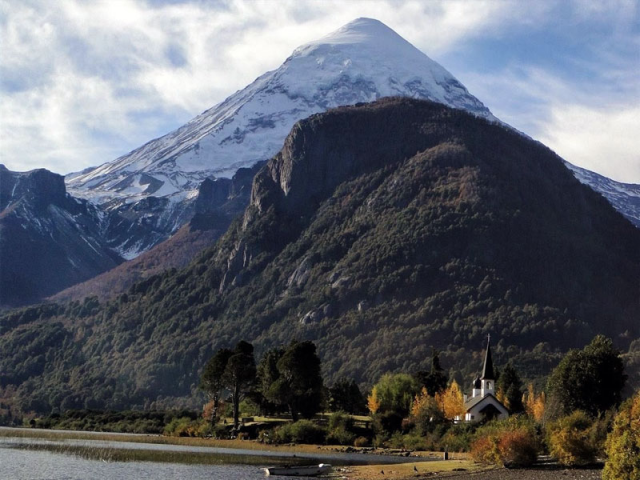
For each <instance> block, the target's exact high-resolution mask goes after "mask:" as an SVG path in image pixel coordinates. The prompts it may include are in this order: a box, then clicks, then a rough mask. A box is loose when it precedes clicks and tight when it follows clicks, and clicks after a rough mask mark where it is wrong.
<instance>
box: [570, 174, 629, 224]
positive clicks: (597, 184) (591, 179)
mask: <svg viewBox="0 0 640 480" xmlns="http://www.w3.org/2000/svg"><path fill="white" fill-rule="evenodd" d="M565 165H566V166H567V167H568V168H569V170H571V171H572V172H573V175H574V176H575V177H576V178H577V179H578V180H579V181H580V183H582V184H584V185H587V186H589V187H591V188H592V189H593V190H595V191H596V192H598V193H600V194H601V195H602V196H604V197H605V198H606V199H607V200H608V201H609V203H610V204H611V205H612V206H613V207H614V208H615V209H616V210H618V211H619V212H620V213H621V214H622V215H624V216H625V217H626V218H628V219H629V220H630V221H631V223H633V224H634V225H635V226H636V227H638V228H640V185H638V184H634V183H620V182H616V181H615V180H611V179H610V178H607V177H603V176H602V175H599V174H597V173H595V172H592V171H590V170H585V169H584V168H580V167H576V166H575V165H572V164H571V163H569V162H566V161H565Z"/></svg>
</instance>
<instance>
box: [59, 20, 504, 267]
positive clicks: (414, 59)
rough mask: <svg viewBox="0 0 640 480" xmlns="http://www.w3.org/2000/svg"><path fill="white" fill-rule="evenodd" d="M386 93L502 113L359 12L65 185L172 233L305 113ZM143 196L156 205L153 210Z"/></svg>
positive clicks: (273, 147)
mask: <svg viewBox="0 0 640 480" xmlns="http://www.w3.org/2000/svg"><path fill="white" fill-rule="evenodd" d="M386 96H408V97H415V98H422V99H427V100H434V101H437V102H442V103H444V104H446V105H449V106H452V107H455V108H461V109H465V110H467V111H470V112H472V113H474V114H476V115H479V116H481V117H484V118H488V119H495V117H493V115H492V114H491V112H489V110H488V109H487V108H486V107H485V106H484V105H483V104H482V103H481V102H480V101H479V100H478V99H477V98H475V97H474V96H472V95H470V94H469V92H468V91H467V90H466V88H465V87H464V86H463V85H462V84H461V83H460V82H458V80H456V79H455V78H454V77H453V76H452V75H451V74H450V73H449V72H447V71H446V70H445V69H444V68H443V67H441V66H440V65H439V64H437V63H436V62H434V61H433V60H431V59H430V58H429V57H427V56H426V55H425V54H424V53H422V52H420V51H419V50H418V49H416V48H415V47H414V46H413V45H411V44H410V43H409V42H407V41H406V40H404V39H403V38H402V37H400V36H399V35H398V34H397V33H395V32H394V31H393V30H391V29H390V28H389V27H387V26H386V25H384V24H382V23H381V22H379V21H377V20H373V19H367V18H360V19H357V20H354V21H353V22H351V23H349V24H347V25H345V26H343V27H342V28H340V29H339V30H337V31H335V32H333V33H332V34H330V35H327V36H326V37H324V38H322V39H320V40H317V41H315V42H311V43H309V44H306V45H303V46H301V47H299V48H297V49H296V50H295V51H294V52H293V54H292V55H291V56H290V57H289V58H288V59H287V60H286V61H285V62H284V63H283V64H282V65H281V66H280V67H279V68H278V69H277V70H274V71H271V72H267V73H265V74H264V75H262V76H260V77H259V78H258V79H256V80H255V81H254V82H253V83H252V84H250V85H249V86H247V87H246V88H244V89H242V90H240V91H238V92H237V93H235V94H233V95H231V96H230V97H229V98H227V99H226V100H225V101H223V102H222V103H220V104H219V105H216V106H214V107H213V108H211V109H209V110H207V111H205V112H203V113H202V114H200V115H199V116H197V117H196V118H194V119H193V120H191V121H190V122H189V123H187V124H186V125H184V126H183V127H181V128H179V129H177V130H175V131H174V132H171V133H169V134H167V135H165V136H163V137H161V138H158V139H155V140H152V141H150V142H148V143H147V144H145V145H143V146H142V147H140V148H138V149H136V150H134V151H132V152H131V153H129V154H127V155H124V156H122V157H120V158H118V159H116V160H114V161H112V162H109V163H105V164H104V165H101V166H99V167H95V168H90V169H87V170H85V171H83V172H79V173H74V174H70V175H68V176H67V179H66V181H67V187H68V189H69V191H70V192H71V193H72V194H73V195H74V196H76V197H79V198H85V199H88V200H90V201H92V202H94V203H96V204H98V205H101V206H102V208H103V209H105V210H106V211H109V212H122V213H124V214H125V216H126V217H127V218H129V219H137V221H139V222H144V225H145V226H146V227H150V228H152V230H153V231H154V232H162V233H163V234H164V238H167V237H168V236H169V235H170V234H172V233H174V232H175V231H177V230H178V229H179V228H180V227H181V226H182V225H183V224H185V223H186V222H187V221H188V220H189V218H190V217H191V215H192V211H191V209H192V205H193V201H194V199H195V196H196V193H197V189H198V187H199V185H200V184H201V182H202V181H203V180H204V179H206V178H218V177H228V178H230V177H232V176H233V174H234V173H235V172H236V171H237V170H238V168H240V167H251V166H253V165H254V164H255V163H256V162H258V161H261V160H267V159H269V158H271V157H272V156H273V155H275V154H276V153H277V152H278V150H280V148H282V143H283V141H284V139H285V137H286V136H287V134H288V133H289V131H290V130H291V127H292V126H293V124H294V123H295V122H297V121H298V120H300V119H302V118H306V117H308V116H309V115H311V114H314V113H318V112H323V111H325V110H327V109H328V108H332V107H337V106H340V105H349V104H355V103H358V102H370V101H373V100H376V99H378V98H381V97H386ZM145 199H147V200H146V201H149V200H148V199H154V200H153V203H154V205H157V207H158V208H156V209H150V208H148V207H147V206H146V205H145V203H144V201H145ZM155 242H156V243H157V242H158V240H157V239H156V240H155ZM150 246H152V245H151V242H149V241H145V242H141V243H140V244H139V248H138V249H135V248H131V246H128V247H127V248H124V247H123V248H122V249H121V250H122V251H121V254H123V255H124V256H126V257H127V258H133V257H134V256H135V255H137V254H140V253H141V252H143V251H146V250H147V249H148V248H150ZM119 251H120V250H119Z"/></svg>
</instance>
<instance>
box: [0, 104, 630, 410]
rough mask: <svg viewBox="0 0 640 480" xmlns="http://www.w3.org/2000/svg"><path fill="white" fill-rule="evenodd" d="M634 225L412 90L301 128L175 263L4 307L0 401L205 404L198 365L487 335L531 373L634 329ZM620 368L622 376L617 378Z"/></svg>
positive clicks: (514, 137)
mask: <svg viewBox="0 0 640 480" xmlns="http://www.w3.org/2000/svg"><path fill="white" fill-rule="evenodd" d="M639 246H640V230H638V229H636V228H634V227H633V226H632V225H631V224H630V223H629V222H628V221H627V220H625V219H624V218H623V217H622V216H621V215H620V214H618V213H617V212H615V211H614V210H613V208H612V207H611V206H610V205H609V204H608V203H607V202H606V200H605V199H604V198H603V197H601V196H600V195H598V194H596V193H595V192H593V191H592V190H590V189H589V188H587V187H585V186H583V185H581V184H580V183H579V182H578V181H577V180H575V179H574V178H573V176H572V174H571V173H570V172H569V171H568V170H567V169H566V167H564V165H563V164H562V161H561V159H560V158H559V157H558V156H557V155H555V154H554V153H553V152H552V151H550V150H549V149H548V148H546V147H544V146H543V145H542V144H539V143H537V142H534V141H532V140H530V139H528V138H525V137H523V136H522V135H520V134H518V133H517V132H514V131H512V130H510V129H508V128H506V127H503V126H501V125H498V124H491V123H488V122H486V121H484V120H481V119H478V118H475V117H473V116H472V115H469V114H467V113H464V112H462V111H458V110H453V109H449V108H446V107H444V106H442V105H437V104H433V103H430V102H422V101H416V100H408V99H393V100H384V101H380V102H377V103H374V104H367V105H360V106H355V107H345V108H340V109H336V110H334V111H330V112H329V113H326V114H321V115H315V116H312V117H310V118H309V119H307V120H304V121H302V122H299V123H298V124H297V125H296V126H295V127H294V129H293V130H292V132H291V134H290V135H289V137H288V138H287V140H286V142H285V146H284V148H283V150H282V151H281V152H280V153H279V154H278V155H277V156H276V157H274V158H273V159H272V160H271V161H270V162H269V163H268V164H267V165H266V166H265V167H264V168H263V169H262V170H261V171H260V172H259V173H258V174H257V176H256V178H255V179H254V183H253V191H252V198H251V204H250V206H249V207H248V208H247V211H246V212H245V214H244V216H242V217H241V218H238V219H236V221H234V223H233V224H232V225H231V227H230V229H229V230H228V232H227V233H226V234H225V235H224V236H223V237H222V238H221V239H220V240H219V241H218V242H217V243H216V245H215V246H214V247H212V248H210V249H209V250H207V251H205V252H203V253H202V254H200V255H199V256H197V258H195V259H194V260H193V262H192V263H191V264H190V265H189V266H188V267H186V268H185V269H182V270H170V271H167V272H165V273H163V274H160V275H156V276H153V277H150V278H148V279H146V280H144V281H142V282H140V283H138V284H136V285H134V286H133V287H132V288H131V289H130V290H129V291H128V293H126V294H123V295H121V296H120V297H119V298H117V299H116V300H113V301H109V302H106V303H98V301H97V300H96V299H92V298H89V299H85V300H84V301H83V302H72V303H69V304H66V305H57V304H50V305H42V306H37V307H31V308H27V309H22V310H14V311H11V312H8V313H5V314H4V315H2V316H1V317H0V387H2V395H0V397H1V400H0V402H1V403H0V408H5V409H6V408H7V406H10V407H11V408H12V409H13V412H20V411H22V412H27V411H35V412H40V413H50V412H51V411H56V410H58V409H62V410H64V409H68V408H110V409H128V408H170V407H183V406H195V405H199V404H200V401H201V397H200V396H201V395H202V394H201V393H200V392H199V390H198V384H199V375H200V373H201V371H202V367H203V366H204V364H205V363H206V361H207V360H208V359H209V358H210V357H211V356H212V354H213V353H214V352H215V351H216V350H218V349H220V348H230V347H231V346H233V345H235V344H236V343H237V342H238V341H239V340H240V339H246V340H247V341H250V342H251V343H252V344H253V345H254V346H255V348H256V352H257V356H258V357H259V356H261V354H262V353H263V352H265V351H267V350H269V349H271V348H273V347H275V346H279V345H284V344H287V343H289V342H290V341H291V340H293V339H297V340H300V341H303V340H312V341H313V342H314V343H315V344H316V345H317V347H318V354H319V355H320V357H321V359H322V362H323V369H324V371H323V374H324V376H325V380H326V381H327V382H328V383H329V384H331V383H332V382H333V381H334V380H335V379H337V378H341V377H346V378H353V379H355V380H356V381H357V382H358V383H360V384H363V385H369V386H370V385H371V384H373V383H374V382H375V381H376V380H377V379H378V378H380V376H381V375H382V374H384V373H386V372H395V371H404V372H416V371H418V370H425V369H428V368H429V366H430V362H431V351H432V347H434V348H436V349H438V350H439V351H440V352H441V353H440V358H441V360H442V363H443V364H444V365H447V366H448V367H450V368H451V371H452V372H456V376H457V377H459V378H458V381H459V382H461V384H462V385H463V386H464V387H466V386H467V383H468V382H470V380H471V379H472V378H473V375H474V374H476V373H477V371H478V369H479V368H480V367H481V357H480V355H481V353H482V345H483V339H484V338H485V336H486V334H487V333H491V337H492V339H495V342H496V344H495V348H494V354H495V357H496V360H497V362H499V363H503V364H506V363H507V361H511V362H512V364H513V365H514V366H515V367H516V368H517V369H518V371H519V372H521V373H522V375H523V376H524V377H525V378H526V379H536V378H541V377H542V376H544V375H546V374H548V373H549V371H550V370H551V369H552V368H553V367H554V366H555V365H556V364H557V363H558V362H559V360H560V359H561V358H562V355H563V352H566V351H567V350H568V349H569V348H574V347H579V346H582V345H584V344H586V343H588V342H589V340H590V339H591V338H593V337H594V335H596V334H598V333H603V334H606V335H608V336H610V337H612V338H613V339H614V342H615V344H616V345H617V346H618V347H619V348H622V349H624V350H626V349H628V347H629V344H630V343H631V342H632V341H633V340H634V339H637V338H639V337H640V325H639V323H638V318H640V248H639ZM630 373H631V374H632V375H633V373H632V372H630Z"/></svg>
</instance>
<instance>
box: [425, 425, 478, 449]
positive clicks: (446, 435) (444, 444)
mask: <svg viewBox="0 0 640 480" xmlns="http://www.w3.org/2000/svg"><path fill="white" fill-rule="evenodd" d="M475 428H476V426H475V425H473V424H466V423H463V424H459V425H451V426H450V427H449V428H448V429H444V428H440V429H436V430H435V431H434V433H436V434H437V433H438V431H440V432H442V434H441V435H442V436H441V438H440V441H439V442H438V443H439V444H440V446H441V448H446V449H447V450H450V451H452V452H468V451H469V449H470V448H471V443H472V442H473V438H474V431H475Z"/></svg>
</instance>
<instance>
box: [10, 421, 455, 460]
mask: <svg viewBox="0 0 640 480" xmlns="http://www.w3.org/2000/svg"><path fill="white" fill-rule="evenodd" d="M2 437H5V438H7V437H13V438H25V439H28V438H35V439H42V440H51V441H61V440H67V439H69V440H71V439H73V440H101V441H109V442H132V443H151V444H157V445H184V446H192V447H217V448H237V449H244V450H258V451H260V450H261V451H269V452H283V453H285V452H288V453H295V454H298V455H300V454H305V453H315V454H318V453H322V452H332V453H336V452H338V453H340V452H345V451H347V448H346V447H343V446H332V445H302V444H287V445H277V444H265V443H260V442H257V441H253V440H238V439H235V440H219V439H213V438H197V437H166V436H162V435H139V434H136V435H131V434H119V433H118V434H113V433H100V432H95V433H94V432H75V431H50V430H40V429H30V428H0V438H2ZM348 450H349V451H350V452H353V453H357V452H367V453H368V455H370V456H375V455H382V454H385V455H394V454H400V453H404V454H406V453H405V452H400V451H398V450H388V449H358V448H354V447H349V449H348ZM441 455H442V454H441V453H438V452H411V456H415V457H422V458H434V457H440V456H441ZM456 456H457V457H460V458H466V454H456Z"/></svg>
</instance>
